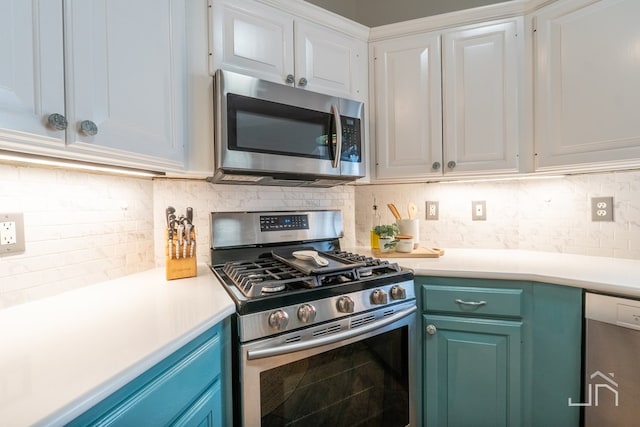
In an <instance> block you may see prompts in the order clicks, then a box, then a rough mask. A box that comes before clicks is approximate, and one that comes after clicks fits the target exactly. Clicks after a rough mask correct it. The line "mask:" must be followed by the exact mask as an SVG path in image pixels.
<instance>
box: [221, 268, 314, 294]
mask: <svg viewBox="0 0 640 427" xmlns="http://www.w3.org/2000/svg"><path fill="white" fill-rule="evenodd" d="M222 271H223V272H224V273H225V274H226V275H227V277H228V278H229V279H231V281H232V282H233V283H234V284H235V286H236V287H237V288H238V289H240V291H241V292H242V293H243V294H245V295H246V296H249V297H255V296H260V295H266V294H272V293H277V292H281V291H284V290H285V289H287V286H288V285H290V284H300V285H302V286H303V287H307V288H309V287H315V286H318V283H317V278H316V277H312V276H306V275H304V274H302V273H301V272H300V271H298V270H296V269H295V268H293V267H290V266H288V265H286V264H284V263H282V262H280V261H277V260H275V259H260V260H257V261H230V262H227V263H225V264H224V266H223V268H222Z"/></svg>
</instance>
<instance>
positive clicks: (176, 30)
mask: <svg viewBox="0 0 640 427" xmlns="http://www.w3.org/2000/svg"><path fill="white" fill-rule="evenodd" d="M0 7H2V10H3V13H2V16H1V17H0V22H1V24H2V25H0V35H2V37H0V52H1V53H2V56H3V58H11V59H10V60H8V61H2V62H0V128H1V129H0V147H1V148H6V149H10V150H13V151H20V152H28V153H34V154H45V155H50V156H55V157H64V158H71V159H77V160H85V161H91V162H96V163H104V164H112V165H120V166H130V167H138V168H144V169H151V170H158V171H166V170H168V171H179V170H182V169H183V164H184V148H183V145H184V144H185V130H184V123H183V120H184V109H185V100H184V94H185V91H186V89H185V86H186V79H185V76H186V72H185V70H186V69H185V62H186V61H185V59H184V58H185V56H186V55H185V36H184V34H185V25H186V22H185V12H184V0H170V1H165V2H162V3H158V2H157V1H154V0H108V1H107V0H92V1H87V0H65V1H64V7H63V2H62V1H44V0H42V1H33V2H25V1H17V0H15V1H11V0H0ZM63 11H64V12H63ZM63 13H64V16H63ZM63 22H64V24H63ZM63 40H64V43H63ZM52 114H57V116H54V117H57V118H58V119H60V120H59V121H58V125H59V126H58V127H59V129H58V130H55V129H54V126H53V125H52V124H50V122H49V117H50V116H51V115H52ZM64 120H66V122H67V127H66V130H65V129H64V126H63V125H62V124H61V122H62V121H64Z"/></svg>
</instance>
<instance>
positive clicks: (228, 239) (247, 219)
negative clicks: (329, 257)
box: [210, 210, 344, 249]
mask: <svg viewBox="0 0 640 427" xmlns="http://www.w3.org/2000/svg"><path fill="white" fill-rule="evenodd" d="M287 214H290V215H295V214H300V215H306V216H307V218H308V223H309V228H307V229H293V228H282V229H280V230H270V231H261V226H260V219H261V218H265V217H270V216H277V215H287ZM210 219H211V247H212V248H213V249H220V248H226V247H238V246H250V245H266V244H275V243H283V242H302V241H310V240H326V239H334V238H340V237H342V236H343V233H344V228H343V224H342V212H341V211H337V210H326V211H306V212H296V211H290V212H284V211H282V212H278V211H274V212H212V213H211V218H210Z"/></svg>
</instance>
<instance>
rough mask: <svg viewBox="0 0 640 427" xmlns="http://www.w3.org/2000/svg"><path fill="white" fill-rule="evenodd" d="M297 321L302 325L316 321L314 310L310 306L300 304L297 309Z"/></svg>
mask: <svg viewBox="0 0 640 427" xmlns="http://www.w3.org/2000/svg"><path fill="white" fill-rule="evenodd" d="M298 319H299V320H300V321H301V322H302V323H311V322H313V321H314V320H316V308H315V307H314V306H312V305H311V304H302V305H301V306H300V307H299V308H298Z"/></svg>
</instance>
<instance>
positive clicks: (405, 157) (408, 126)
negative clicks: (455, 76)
mask: <svg viewBox="0 0 640 427" xmlns="http://www.w3.org/2000/svg"><path fill="white" fill-rule="evenodd" d="M373 56H374V58H373V59H374V73H375V109H376V125H375V129H376V138H375V139H376V171H375V173H376V179H379V180H385V179H420V178H426V177H430V176H440V175H441V171H442V165H441V162H442V104H441V102H442V98H441V88H440V84H441V74H440V73H441V72H440V67H441V57H440V37H439V35H437V34H434V33H430V34H423V35H418V36H407V37H400V38H397V39H393V40H387V41H381V42H377V43H375V44H374V45H373Z"/></svg>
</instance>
